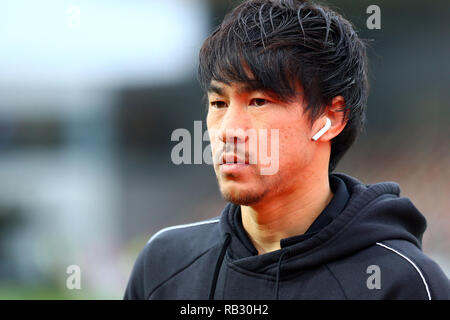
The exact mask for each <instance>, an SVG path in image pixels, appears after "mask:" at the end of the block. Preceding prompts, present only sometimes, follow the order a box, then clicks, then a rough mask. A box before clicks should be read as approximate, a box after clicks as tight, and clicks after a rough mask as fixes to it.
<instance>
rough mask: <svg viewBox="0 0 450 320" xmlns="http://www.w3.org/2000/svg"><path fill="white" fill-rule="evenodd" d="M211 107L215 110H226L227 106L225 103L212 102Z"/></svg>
mask: <svg viewBox="0 0 450 320" xmlns="http://www.w3.org/2000/svg"><path fill="white" fill-rule="evenodd" d="M210 105H211V107H213V108H217V109H220V108H225V107H226V105H227V104H226V103H225V102H224V101H211V103H210Z"/></svg>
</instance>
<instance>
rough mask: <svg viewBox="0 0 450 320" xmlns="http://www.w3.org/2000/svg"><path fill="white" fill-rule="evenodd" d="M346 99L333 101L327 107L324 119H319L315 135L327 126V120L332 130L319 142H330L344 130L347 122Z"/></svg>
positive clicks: (314, 126)
mask: <svg viewBox="0 0 450 320" xmlns="http://www.w3.org/2000/svg"><path fill="white" fill-rule="evenodd" d="M344 108H345V99H344V97H342V96H336V97H334V98H333V99H332V100H331V104H330V105H329V106H327V108H326V111H325V113H324V114H323V116H322V117H320V118H318V119H317V120H316V122H315V123H314V125H313V130H314V131H313V133H315V132H318V131H319V130H320V129H322V128H323V127H324V126H325V123H326V118H328V119H330V121H331V126H330V128H329V129H328V130H327V131H326V132H325V133H324V134H323V135H322V136H321V137H320V138H319V139H318V140H317V141H322V142H325V141H330V140H331V139H333V138H334V137H336V136H337V135H339V133H341V131H342V130H344V128H345V126H346V124H347V121H346V119H345V110H344Z"/></svg>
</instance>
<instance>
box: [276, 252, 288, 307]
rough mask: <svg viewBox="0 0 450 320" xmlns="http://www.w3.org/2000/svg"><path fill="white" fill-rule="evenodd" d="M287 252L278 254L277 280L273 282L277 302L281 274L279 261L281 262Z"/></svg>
mask: <svg viewBox="0 0 450 320" xmlns="http://www.w3.org/2000/svg"><path fill="white" fill-rule="evenodd" d="M286 253H287V251H283V252H282V253H281V254H280V258H278V267H277V279H276V282H275V300H279V298H280V297H279V291H280V273H281V261H282V260H283V257H284V255H285V254H286Z"/></svg>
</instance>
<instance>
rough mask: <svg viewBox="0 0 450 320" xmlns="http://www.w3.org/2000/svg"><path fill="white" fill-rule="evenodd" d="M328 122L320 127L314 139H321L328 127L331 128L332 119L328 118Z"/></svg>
mask: <svg viewBox="0 0 450 320" xmlns="http://www.w3.org/2000/svg"><path fill="white" fill-rule="evenodd" d="M326 119H327V122H326V123H325V125H324V126H323V128H322V129H320V131H318V132H317V133H316V134H315V135H314V136H313V137H312V139H313V140H314V141H317V139H319V138H320V137H321V136H322V135H323V134H324V133H325V132H326V131H327V130H328V129H330V127H331V121H330V119H328V118H326Z"/></svg>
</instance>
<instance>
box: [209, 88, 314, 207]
mask: <svg viewBox="0 0 450 320" xmlns="http://www.w3.org/2000/svg"><path fill="white" fill-rule="evenodd" d="M246 87H247V86H246V84H245V83H231V84H230V85H226V84H224V83H222V82H217V81H215V80H213V81H212V82H211V85H210V88H211V90H210V91H209V92H208V104H209V107H208V115H207V126H208V132H209V135H210V139H211V150H212V154H213V158H215V164H214V170H215V173H216V176H217V181H218V184H219V188H220V191H221V193H222V195H223V197H224V198H225V199H226V200H227V201H230V202H233V203H236V204H240V205H253V204H257V203H260V202H261V201H263V199H265V198H266V197H269V196H277V195H280V194H283V193H289V192H290V191H291V190H293V188H294V187H295V186H296V185H298V183H299V182H301V180H302V177H304V176H305V174H309V173H308V171H307V170H305V169H306V168H308V164H309V163H310V161H311V159H312V152H313V148H314V144H313V143H312V142H311V132H310V129H309V125H308V119H307V115H306V114H303V110H304V105H303V104H304V102H303V95H302V92H301V88H300V89H299V91H298V96H297V98H296V99H295V101H293V102H281V101H280V100H279V99H277V98H275V97H274V95H273V94H270V92H267V91H264V90H251V89H248V88H246ZM246 89H247V90H246ZM264 129H265V130H264ZM265 140H266V141H265ZM264 146H266V147H267V151H265V150H264ZM269 159H270V160H269ZM267 160H269V161H267Z"/></svg>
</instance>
